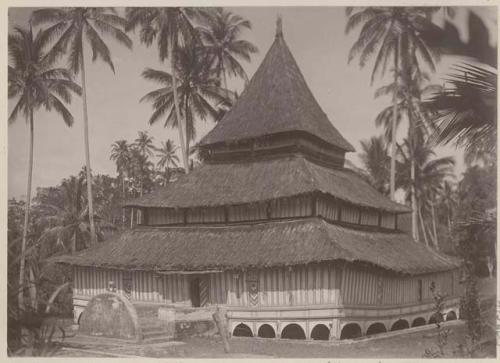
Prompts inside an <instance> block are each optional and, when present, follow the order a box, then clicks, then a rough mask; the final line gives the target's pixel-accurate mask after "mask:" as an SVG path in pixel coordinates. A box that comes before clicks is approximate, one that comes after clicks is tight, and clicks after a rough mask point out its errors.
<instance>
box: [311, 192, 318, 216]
mask: <svg viewBox="0 0 500 363" xmlns="http://www.w3.org/2000/svg"><path fill="white" fill-rule="evenodd" d="M311 199H312V206H311V216H312V217H315V216H316V215H317V212H316V204H317V200H318V195H317V194H316V193H313V194H312V198H311Z"/></svg>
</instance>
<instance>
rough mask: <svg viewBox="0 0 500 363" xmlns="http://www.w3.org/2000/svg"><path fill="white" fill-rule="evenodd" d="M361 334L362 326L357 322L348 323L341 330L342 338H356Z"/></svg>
mask: <svg viewBox="0 0 500 363" xmlns="http://www.w3.org/2000/svg"><path fill="white" fill-rule="evenodd" d="M360 336H361V328H360V326H359V325H358V324H356V323H350V324H347V325H346V326H344V327H343V328H342V331H341V332H340V339H354V338H359V337H360Z"/></svg>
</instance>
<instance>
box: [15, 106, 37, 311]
mask: <svg viewBox="0 0 500 363" xmlns="http://www.w3.org/2000/svg"><path fill="white" fill-rule="evenodd" d="M29 125H30V144H29V160H28V185H27V190H26V205H25V206H24V226H23V239H22V242H21V262H20V266H19V290H18V297H17V298H18V304H19V310H21V311H22V310H23V309H24V274H25V262H26V239H27V237H28V223H29V215H30V205H31V181H32V176H33V144H34V138H35V130H34V129H35V125H34V122H33V110H32V109H30V114H29Z"/></svg>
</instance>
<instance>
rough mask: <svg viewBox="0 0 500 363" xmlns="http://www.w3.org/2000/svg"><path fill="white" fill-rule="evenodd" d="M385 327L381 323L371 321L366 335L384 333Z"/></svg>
mask: <svg viewBox="0 0 500 363" xmlns="http://www.w3.org/2000/svg"><path fill="white" fill-rule="evenodd" d="M386 331H387V329H386V328H385V325H384V324H382V323H373V324H372V325H370V326H369V327H368V330H367V331H366V335H373V334H380V333H385V332H386Z"/></svg>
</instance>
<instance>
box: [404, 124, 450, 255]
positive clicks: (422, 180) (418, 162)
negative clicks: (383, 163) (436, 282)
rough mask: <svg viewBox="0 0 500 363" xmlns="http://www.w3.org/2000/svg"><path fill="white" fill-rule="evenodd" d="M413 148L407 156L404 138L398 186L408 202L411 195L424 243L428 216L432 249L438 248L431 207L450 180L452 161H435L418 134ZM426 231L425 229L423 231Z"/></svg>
mask: <svg viewBox="0 0 500 363" xmlns="http://www.w3.org/2000/svg"><path fill="white" fill-rule="evenodd" d="M416 145H417V147H415V148H414V150H413V154H411V152H412V151H411V150H410V143H409V142H408V140H407V139H406V140H405V141H404V143H403V145H402V146H401V147H400V149H399V151H400V157H401V159H402V161H401V162H402V167H401V169H402V171H401V174H400V178H401V179H400V181H399V182H400V183H401V185H402V186H403V187H404V188H405V189H406V191H407V196H408V197H409V198H408V199H410V198H411V197H413V194H412V193H415V196H416V199H417V201H418V204H417V205H416V208H417V212H418V214H417V215H418V218H419V220H418V222H419V223H420V228H421V231H422V235H423V237H424V239H425V240H426V241H428V240H427V235H428V234H429V232H428V229H429V227H426V223H425V222H426V221H425V219H424V217H425V216H426V213H427V215H430V216H431V217H430V218H431V222H432V224H433V235H431V240H432V241H433V243H434V246H435V247H436V249H438V248H439V244H438V240H437V233H436V232H435V228H434V224H435V212H434V208H435V207H434V206H435V204H436V203H437V199H438V196H439V195H440V194H441V190H442V188H443V185H444V182H445V181H446V180H447V179H450V178H452V177H453V175H454V174H453V168H454V166H455V160H454V159H453V157H442V158H435V152H434V151H433V149H432V144H431V143H430V142H429V140H427V141H425V140H424V138H423V137H422V135H421V134H420V135H418V142H417V143H416ZM412 157H413V160H414V162H415V177H414V178H412V172H411V168H412V167H413V163H412ZM426 229H427V230H426Z"/></svg>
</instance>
